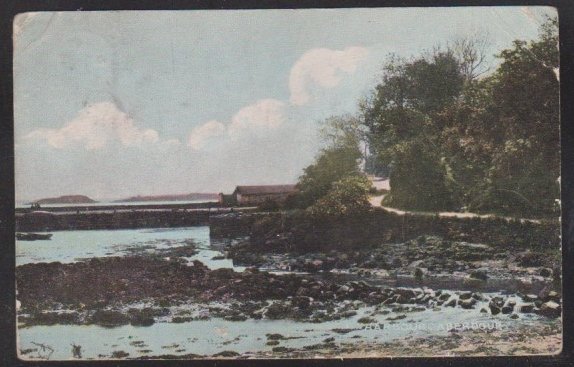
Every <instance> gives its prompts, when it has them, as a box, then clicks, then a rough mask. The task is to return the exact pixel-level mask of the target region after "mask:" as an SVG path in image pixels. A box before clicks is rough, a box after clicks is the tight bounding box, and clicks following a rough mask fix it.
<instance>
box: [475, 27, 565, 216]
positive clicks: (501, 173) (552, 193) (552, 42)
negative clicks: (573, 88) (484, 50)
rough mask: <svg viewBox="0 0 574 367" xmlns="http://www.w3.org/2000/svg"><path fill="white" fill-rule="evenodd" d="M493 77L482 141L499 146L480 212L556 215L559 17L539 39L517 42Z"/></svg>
mask: <svg viewBox="0 0 574 367" xmlns="http://www.w3.org/2000/svg"><path fill="white" fill-rule="evenodd" d="M499 57H500V58H501V59H502V63H501V64H500V66H499V68H498V69H497V70H496V72H495V73H494V74H493V75H492V76H491V86H492V91H491V94H492V99H491V103H490V105H489V106H488V107H487V113H486V114H485V116H487V117H488V118H489V119H491V120H494V124H493V126H488V125H487V126H485V129H484V132H483V135H482V141H483V144H485V145H490V146H492V147H493V149H492V151H491V161H490V165H489V167H487V169H486V172H485V179H484V182H483V184H482V187H483V191H482V193H481V195H480V196H478V197H477V198H476V200H475V201H474V202H473V203H472V206H473V207H474V208H476V209H478V210H496V211H501V212H504V213H509V214H512V213H517V214H520V215H532V214H533V213H552V211H553V209H555V200H556V199H558V198H559V185H558V181H557V180H558V177H559V174H560V172H559V170H560V131H559V123H560V119H559V80H558V73H557V72H558V68H559V51H558V27H557V20H556V19H549V20H548V21H547V22H546V23H545V24H544V25H543V27H542V29H541V33H540V37H539V39H538V40H535V41H532V42H530V43H526V42H524V41H515V42H514V46H513V47H512V48H511V49H507V50H504V51H502V52H501V53H500V55H499Z"/></svg>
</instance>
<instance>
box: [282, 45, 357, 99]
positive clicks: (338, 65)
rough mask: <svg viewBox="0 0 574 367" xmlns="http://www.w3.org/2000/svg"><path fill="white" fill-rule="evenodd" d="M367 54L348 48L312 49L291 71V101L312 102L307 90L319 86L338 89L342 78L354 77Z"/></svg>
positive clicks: (354, 48) (355, 48)
mask: <svg viewBox="0 0 574 367" xmlns="http://www.w3.org/2000/svg"><path fill="white" fill-rule="evenodd" d="M367 54H368V50H367V49H366V48H364V47H358V46H356V47H347V48H346V49H344V50H331V49H327V48H315V49H312V50H309V51H307V52H306V53H305V54H303V56H301V57H300V58H299V60H297V62H296V63H295V65H293V67H292V68H291V74H290V76H289V91H290V92H291V98H290V101H291V103H292V104H294V105H305V104H307V103H309V101H310V100H311V95H310V92H309V87H310V86H312V85H318V86H320V87H323V88H333V87H336V86H337V85H339V83H340V82H341V80H342V77H343V74H353V73H354V72H355V71H356V70H357V66H358V65H359V63H360V62H361V61H363V60H364V59H365V58H366V57H367Z"/></svg>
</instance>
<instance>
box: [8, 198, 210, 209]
mask: <svg viewBox="0 0 574 367" xmlns="http://www.w3.org/2000/svg"><path fill="white" fill-rule="evenodd" d="M216 201H217V200H181V201H174V200H170V201H131V202H113V201H102V202H97V203H86V204H44V205H42V206H43V207H48V208H49V207H54V208H65V207H74V206H82V207H83V206H86V207H91V206H118V205H126V206H138V205H179V204H197V203H209V202H216ZM16 208H30V204H29V203H28V202H19V203H16Z"/></svg>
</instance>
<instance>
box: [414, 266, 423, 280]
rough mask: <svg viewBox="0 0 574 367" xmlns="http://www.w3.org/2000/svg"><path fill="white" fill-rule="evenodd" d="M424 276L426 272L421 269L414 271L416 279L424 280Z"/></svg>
mask: <svg viewBox="0 0 574 367" xmlns="http://www.w3.org/2000/svg"><path fill="white" fill-rule="evenodd" d="M423 275H424V272H423V270H422V269H421V268H416V269H415V271H414V273H413V276H414V277H415V278H416V279H422V278H423Z"/></svg>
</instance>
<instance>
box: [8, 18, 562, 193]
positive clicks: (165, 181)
mask: <svg viewBox="0 0 574 367" xmlns="http://www.w3.org/2000/svg"><path fill="white" fill-rule="evenodd" d="M545 14H547V15H555V11H554V10H553V9H552V8H543V7H480V8H477V7H475V8H470V7H463V8H432V9H430V8H401V9H392V8H386V9H383V8H381V9H340V10H256V11H252V10H238V11H177V12H167V11H165V12H155V11H145V12H67V13H25V14H21V15H19V16H18V17H17V18H16V19H15V22H14V33H15V34H14V74H15V76H14V79H15V80H14V100H15V143H16V146H15V156H16V199H17V200H33V199H38V198H41V197H47V196H57V195H64V194H85V195H88V196H91V197H93V198H96V199H113V198H120V197H125V196H132V195H137V194H141V195H153V194H168V193H186V192H219V191H230V190H232V188H233V187H234V186H235V185H239V184H263V183H293V182H295V181H296V179H297V177H298V176H299V175H300V174H301V170H302V169H303V167H305V166H306V165H308V164H309V163H311V162H312V159H313V157H314V156H315V155H316V153H317V152H318V150H319V149H320V147H321V140H320V138H319V136H318V134H317V128H318V125H319V122H320V121H321V120H324V119H325V118H327V117H329V116H332V115H339V114H343V113H353V112H355V111H356V109H357V102H358V100H359V99H360V98H363V97H365V96H367V95H368V93H369V91H370V90H371V89H372V87H373V86H374V85H375V84H376V82H377V80H378V79H379V78H380V71H381V65H382V64H383V63H384V62H385V59H386V58H387V57H388V55H389V53H395V54H398V55H401V56H405V57H408V56H411V55H417V54H420V53H421V52H423V51H424V50H428V49H430V48H432V47H433V46H436V45H437V44H445V43H446V42H447V41H452V40H454V39H455V38H457V37H464V36H468V35H471V34H476V33H480V34H487V35H488V38H489V41H490V45H489V49H488V51H487V54H488V55H489V56H491V57H490V58H489V62H490V63H491V64H492V65H494V64H495V62H496V61H495V60H494V58H493V57H492V55H494V54H496V53H497V52H499V51H500V50H502V49H504V48H507V47H510V46H511V44H512V41H513V40H515V39H524V40H530V39H533V38H535V37H536V36H537V33H538V27H539V25H540V23H541V22H542V21H543V20H544V15H545Z"/></svg>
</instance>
